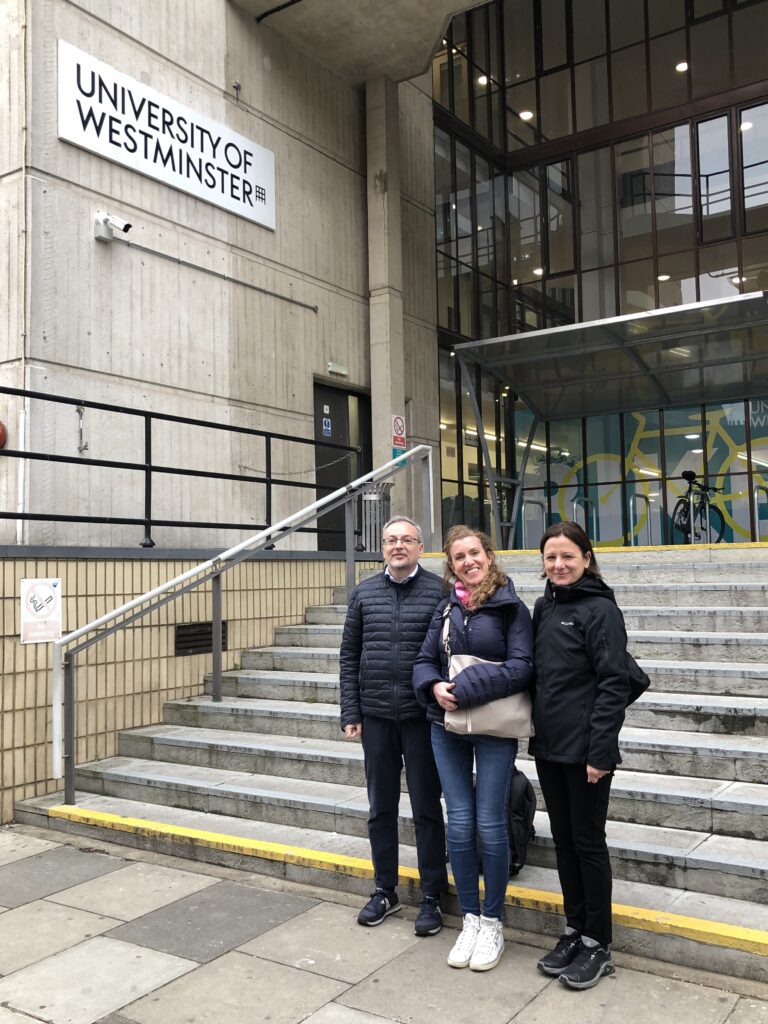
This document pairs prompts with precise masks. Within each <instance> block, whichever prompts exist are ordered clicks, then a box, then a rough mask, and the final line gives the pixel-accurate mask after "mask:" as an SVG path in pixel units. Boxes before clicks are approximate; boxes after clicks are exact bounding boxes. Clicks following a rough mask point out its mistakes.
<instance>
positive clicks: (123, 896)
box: [0, 862, 216, 970]
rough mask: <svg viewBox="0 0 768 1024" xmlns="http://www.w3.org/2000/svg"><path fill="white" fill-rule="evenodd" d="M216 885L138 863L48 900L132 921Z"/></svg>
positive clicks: (185, 873)
mask: <svg viewBox="0 0 768 1024" xmlns="http://www.w3.org/2000/svg"><path fill="white" fill-rule="evenodd" d="M215 884H216V879H215V878H206V877H205V876H204V875H196V874H193V873H192V872H191V871H179V870H178V869H177V868H167V867H163V866H162V865H160V864H145V863H142V862H139V863H136V864H129V865H128V866H127V867H124V868H121V869H120V870H119V871H114V872H112V874H111V875H106V876H102V877H101V878H94V879H91V881H90V882H83V883H82V885H75V886H73V887H72V888H71V889H65V890H64V892H59V893H56V894H55V895H53V896H50V897H49V899H50V900H51V901H52V902H54V903H62V904H65V905H66V906H68V907H79V908H80V909H81V910H89V911H91V913H94V914H106V915H108V916H109V917H111V918H116V919H117V920H118V921H133V920H134V918H137V917H143V916H144V915H145V914H149V913H151V912H152V911H153V910H159V909H160V907H165V906H167V905H168V904H169V903H175V902H176V901H177V900H180V899H183V897H185V896H190V895H192V893H196V892H200V891H201V890H202V889H207V888H208V887H209V886H211V885H215ZM113 926H114V922H113ZM1 962H2V961H1V960H0V963H1ZM0 970H2V968H0Z"/></svg>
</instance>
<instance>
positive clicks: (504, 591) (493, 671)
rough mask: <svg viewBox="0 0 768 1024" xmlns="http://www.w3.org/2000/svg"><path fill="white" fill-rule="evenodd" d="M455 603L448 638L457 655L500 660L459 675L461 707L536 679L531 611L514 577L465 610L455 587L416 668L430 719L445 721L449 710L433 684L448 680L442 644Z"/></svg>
mask: <svg viewBox="0 0 768 1024" xmlns="http://www.w3.org/2000/svg"><path fill="white" fill-rule="evenodd" d="M447 604H450V608H451V611H450V613H449V620H450V626H449V633H448V640H449V644H450V648H451V653H452V654H471V655H473V656H474V657H476V658H483V659H484V660H485V661H495V662H498V664H496V665H471V666H469V667H468V668H465V669H464V671H463V672H459V674H458V675H457V676H456V678H455V679H454V683H455V687H454V690H453V695H454V697H455V698H456V701H457V704H458V706H459V707H460V708H473V707H477V705H478V704H487V703H488V702H489V701H492V700H498V699H499V698H500V697H509V696H510V695H511V694H513V693H519V692H520V691H522V690H527V689H528V687H529V686H530V685H531V682H532V680H533V631H532V629H531V616H530V613H529V611H528V609H527V608H526V606H525V605H524V604H523V602H522V601H521V600H520V598H519V597H518V596H517V594H516V593H515V588H514V585H513V583H512V581H511V580H507V582H506V583H505V584H504V585H503V586H501V587H499V588H498V590H497V591H496V593H495V594H493V595H492V596H491V597H490V598H489V599H488V600H487V601H486V603H485V604H483V605H481V606H480V607H479V608H478V609H477V611H474V612H470V611H467V609H465V608H464V607H463V606H462V604H461V602H460V601H459V599H458V597H457V596H456V592H455V590H452V591H451V593H450V595H449V597H447V598H446V599H445V600H444V601H441V602H440V604H439V605H438V607H437V609H436V611H435V614H434V615H433V617H432V622H431V623H430V626H429V632H428V633H427V635H426V637H425V639H424V643H423V645H422V648H421V653H420V654H419V656H418V658H417V659H416V664H415V665H414V667H413V689H414V691H415V693H416V696H417V697H418V698H419V700H420V702H421V703H422V704H423V705H424V706H425V707H426V709H427V718H428V719H429V721H430V722H438V723H440V724H442V723H443V721H444V719H445V712H444V711H443V709H442V708H441V707H440V705H439V704H438V703H437V701H436V700H435V696H434V694H433V693H432V687H433V686H434V684H435V682H436V681H437V680H440V679H443V680H447V679H448V656H447V655H446V653H445V647H444V644H443V624H444V619H443V612H444V609H445V607H446V605H447Z"/></svg>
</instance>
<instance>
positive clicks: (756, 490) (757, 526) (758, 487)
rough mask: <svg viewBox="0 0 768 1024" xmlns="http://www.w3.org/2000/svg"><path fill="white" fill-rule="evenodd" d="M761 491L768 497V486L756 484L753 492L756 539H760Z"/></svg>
mask: <svg viewBox="0 0 768 1024" xmlns="http://www.w3.org/2000/svg"><path fill="white" fill-rule="evenodd" d="M760 491H762V492H763V494H764V495H765V496H766V498H768V487H763V485H762V484H755V487H754V490H753V492H752V501H753V502H754V507H755V540H756V541H759V540H760Z"/></svg>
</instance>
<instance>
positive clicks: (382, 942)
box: [0, 826, 768, 1024]
mask: <svg viewBox="0 0 768 1024" xmlns="http://www.w3.org/2000/svg"><path fill="white" fill-rule="evenodd" d="M358 903H359V899H357V898H356V899H354V900H352V899H350V898H347V897H345V896H344V895H343V894H338V893H333V894H331V893H328V892H327V891H325V890H322V891H321V890H311V889H309V888H306V887H300V886H297V885H288V884H286V883H285V882H278V881H274V880H271V879H269V878H266V877H264V876H261V875H259V876H254V875H250V874H248V873H246V872H238V871H234V870H230V869H227V868H218V867H208V866H205V865H200V864H193V863H191V862H187V861H181V860H177V859H172V858H170V857H167V856H163V855H157V854H151V853H142V852H140V851H136V850H132V849H127V848H124V847H119V846H114V845H108V844H102V843H99V844H96V845H94V844H93V843H88V842H87V841H86V840H83V839H79V838H77V837H74V836H63V835H62V836H55V837H54V838H52V836H51V833H50V832H45V833H44V832H42V831H39V830H37V829H33V828H29V827H21V826H8V827H5V828H2V829H0V1024H31V1022H32V1021H38V1020H39V1021H50V1022H53V1024H93V1022H98V1021H100V1022H102V1024H132V1022H136V1024H177V1022H178V1024H197V1022H200V1024H207V1022H211V1024H213V1022H216V1024H241V1022H243V1024H246V1022H247V1024H259V1022H261V1021H269V1022H270V1024H294V1022H298V1021H307V1022H309V1024H382V1022H385V1021H399V1022H403V1024H405V1022H407V1024H433V1022H439V1024H465V1022H466V1024H470V1022H472V1024H476V1022H478V1021H482V1022H483V1024H509V1022H514V1024H550V1022H552V1024H554V1022H560V1021H565V1020H578V1021H579V1022H580V1024H597V1022H603V1021H608V1020H610V1021H614V1022H615V1021H621V1020H622V1019H626V1020H631V1021H632V1024H673V1022H674V1024H679V1022H680V1021H681V1020H682V1019H687V1020H695V1021H696V1024H726V1022H727V1024H768V986H766V985H761V984H759V983H756V982H747V981H742V980H739V979H729V978H726V977H724V976H722V975H714V974H705V973H704V972H697V971H690V970H685V969H683V968H673V967H670V966H668V965H664V964H659V963H657V962H655V961H647V960H640V959H638V958H631V957H621V956H617V958H616V960H617V968H618V969H617V973H616V975H615V976H614V977H612V978H607V979H604V980H603V981H602V982H601V983H600V985H599V986H598V987H597V988H595V989H593V990H591V991H588V992H579V993H576V992H571V991H569V990H566V989H564V988H563V986H562V985H560V984H559V983H558V982H557V981H556V980H550V979H547V978H545V977H543V976H542V975H540V974H539V973H538V972H537V971H536V968H535V962H536V959H537V956H538V955H540V954H539V950H538V949H537V948H536V946H535V945H526V944H524V942H522V941H520V939H519V937H517V936H515V935H514V934H513V933H512V932H508V933H507V937H508V938H509V939H510V940H511V941H510V942H509V943H508V944H507V949H506V952H505V955H504V958H503V959H502V961H501V964H500V965H499V966H498V967H497V968H496V969H495V970H493V971H491V972H489V973H487V974H475V973H472V972H470V971H455V970H451V969H450V968H449V967H447V965H446V964H445V957H446V955H447V952H448V949H449V947H450V945H451V943H452V942H453V940H454V938H455V934H456V933H455V932H454V931H453V930H452V929H449V928H446V929H444V930H443V932H442V933H441V934H440V935H438V936H436V937H434V938H430V939H417V938H416V936H415V935H414V934H413V924H412V919H411V918H412V915H411V918H407V917H406V916H405V915H404V914H400V915H398V916H396V917H393V918H390V919H388V920H387V921H386V922H385V923H384V924H383V925H382V926H381V927H379V928H373V929H364V928H360V927H359V926H358V925H357V924H356V921H355V916H356V908H357V905H358ZM409 913H410V912H409ZM523 938H524V939H525V940H526V941H528V942H530V941H531V940H532V939H533V938H534V937H532V936H524V937H523Z"/></svg>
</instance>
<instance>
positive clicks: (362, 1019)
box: [0, 1003, 391, 1024]
mask: <svg viewBox="0 0 768 1024" xmlns="http://www.w3.org/2000/svg"><path fill="white" fill-rule="evenodd" d="M386 1019H387V1020H391V1018H386ZM384 1020H385V1018H384V1017H381V1016H380V1015H375V1014H373V1013H366V1012H365V1010H353V1009H352V1007H351V1006H342V1005H341V1003H328V1004H327V1005H326V1006H324V1007H323V1008H322V1009H321V1010H318V1011H317V1013H313V1014H312V1016H311V1017H307V1018H306V1020H305V1021H304V1024H383V1022H384ZM0 1024H2V1022H1V1021H0ZM115 1024H120V1022H119V1021H118V1022H115Z"/></svg>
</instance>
